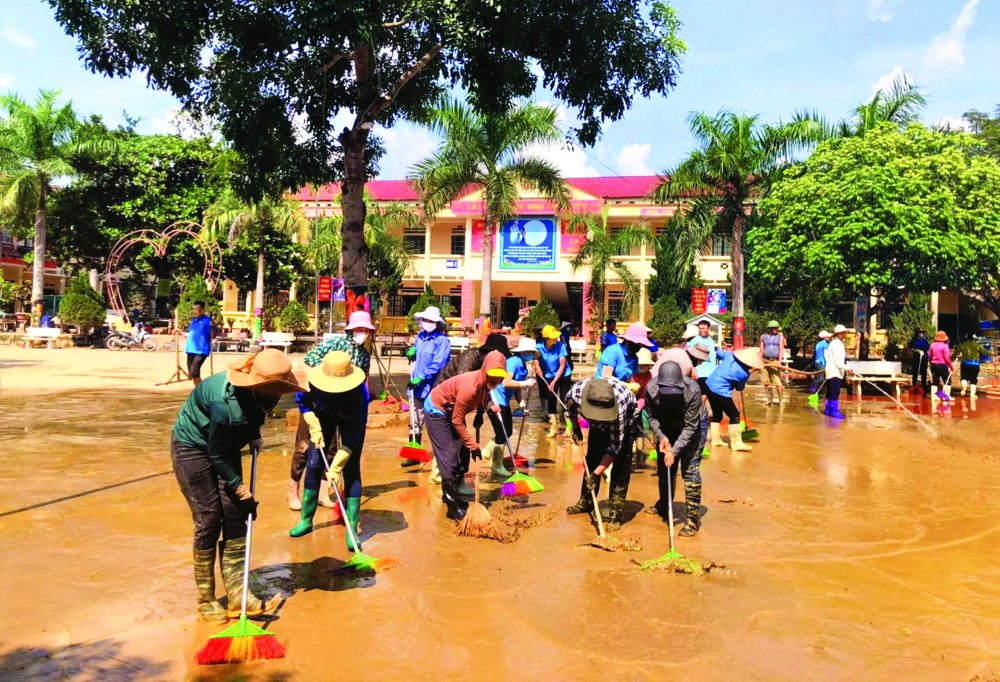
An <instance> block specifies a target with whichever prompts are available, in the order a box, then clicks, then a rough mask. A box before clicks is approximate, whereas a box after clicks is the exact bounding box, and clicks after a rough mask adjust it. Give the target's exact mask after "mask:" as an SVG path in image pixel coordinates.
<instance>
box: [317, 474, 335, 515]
mask: <svg viewBox="0 0 1000 682" xmlns="http://www.w3.org/2000/svg"><path fill="white" fill-rule="evenodd" d="M319 504H320V506H322V507H326V508H327V509H333V508H334V507H336V506H337V503H336V502H334V501H333V500H331V499H330V481H328V480H326V477H324V478H323V480H321V481H320V482H319Z"/></svg>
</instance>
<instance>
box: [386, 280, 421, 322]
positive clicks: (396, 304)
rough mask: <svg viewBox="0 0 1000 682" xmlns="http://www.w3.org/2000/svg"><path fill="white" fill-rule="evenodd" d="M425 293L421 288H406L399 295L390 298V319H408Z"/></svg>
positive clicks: (388, 304) (388, 307)
mask: <svg viewBox="0 0 1000 682" xmlns="http://www.w3.org/2000/svg"><path fill="white" fill-rule="evenodd" d="M410 289H416V291H410ZM423 291H424V290H423V289H422V288H420V287H404V288H403V289H402V290H401V291H399V292H398V293H396V294H393V295H392V296H390V297H389V301H388V303H387V304H386V306H387V309H388V313H387V314H388V315H389V317H406V316H407V315H409V314H410V308H412V307H413V304H415V303H416V302H417V299H418V298H420V294H422V293H423Z"/></svg>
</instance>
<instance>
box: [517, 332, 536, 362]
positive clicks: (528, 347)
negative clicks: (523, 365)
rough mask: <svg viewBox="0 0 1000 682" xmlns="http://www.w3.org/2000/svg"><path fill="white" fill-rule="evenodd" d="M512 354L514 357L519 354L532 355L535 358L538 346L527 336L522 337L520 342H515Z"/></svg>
mask: <svg viewBox="0 0 1000 682" xmlns="http://www.w3.org/2000/svg"><path fill="white" fill-rule="evenodd" d="M512 352H513V353H514V355H519V354H521V353H534V355H535V357H537V356H538V346H537V345H536V344H535V342H534V341H532V340H531V339H529V338H528V337H527V336H522V337H521V340H520V341H518V342H517V346H515V347H514V350H513V351H512Z"/></svg>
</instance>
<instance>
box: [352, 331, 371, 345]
mask: <svg viewBox="0 0 1000 682" xmlns="http://www.w3.org/2000/svg"><path fill="white" fill-rule="evenodd" d="M367 340H368V334H367V333H365V332H355V333H354V343H356V344H358V345H359V346H363V345H365V341H367Z"/></svg>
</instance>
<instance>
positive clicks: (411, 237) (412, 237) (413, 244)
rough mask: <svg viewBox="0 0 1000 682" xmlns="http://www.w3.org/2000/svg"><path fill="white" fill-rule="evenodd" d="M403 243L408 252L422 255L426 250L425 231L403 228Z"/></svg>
mask: <svg viewBox="0 0 1000 682" xmlns="http://www.w3.org/2000/svg"><path fill="white" fill-rule="evenodd" d="M403 245H404V246H405V247H406V248H407V249H408V250H409V252H410V253H413V254H417V255H420V256H422V255H424V254H425V253H426V252H427V233H426V232H424V231H423V230H405V231H404V232H403Z"/></svg>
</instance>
